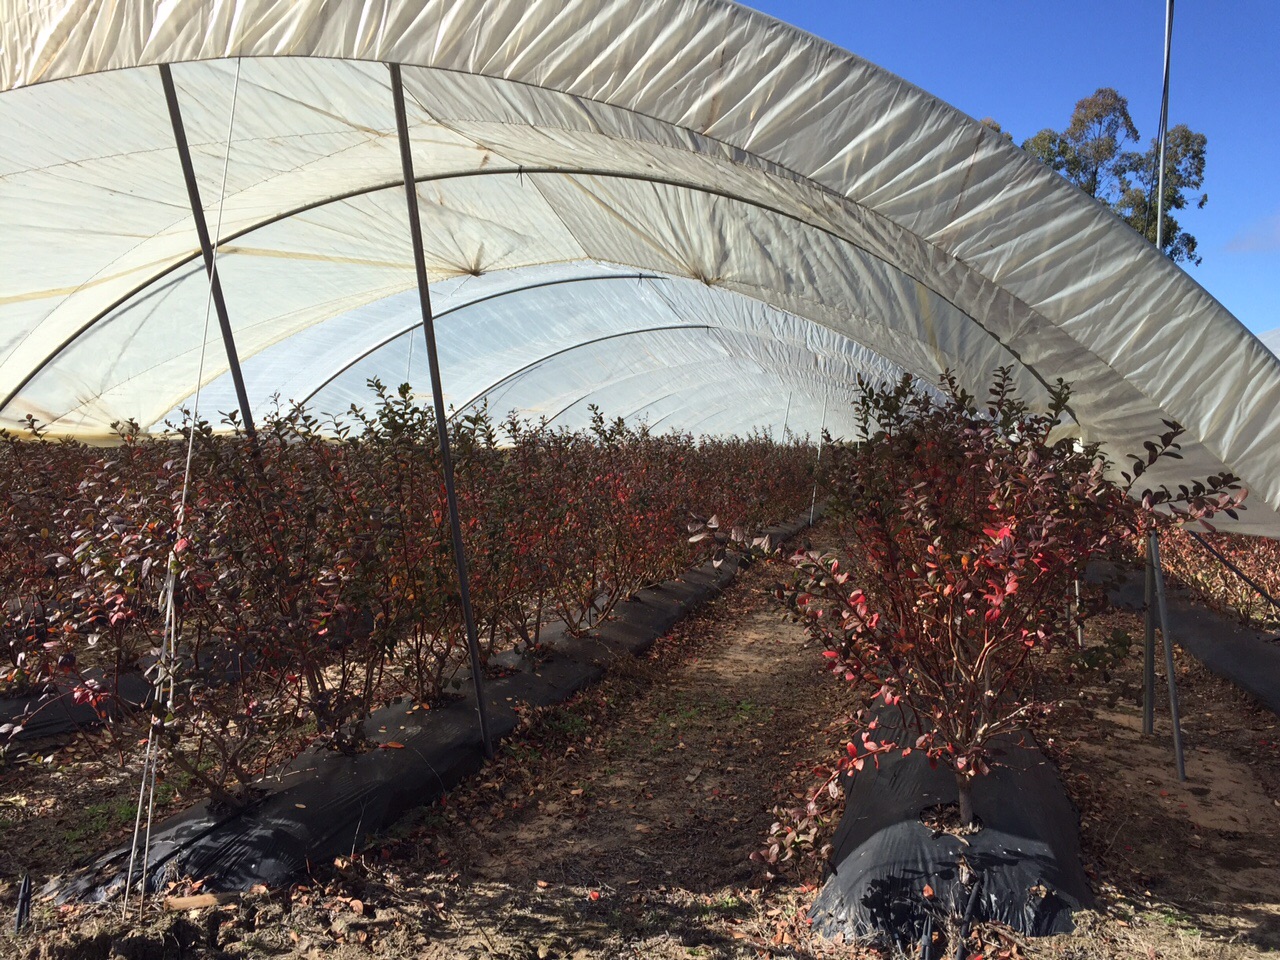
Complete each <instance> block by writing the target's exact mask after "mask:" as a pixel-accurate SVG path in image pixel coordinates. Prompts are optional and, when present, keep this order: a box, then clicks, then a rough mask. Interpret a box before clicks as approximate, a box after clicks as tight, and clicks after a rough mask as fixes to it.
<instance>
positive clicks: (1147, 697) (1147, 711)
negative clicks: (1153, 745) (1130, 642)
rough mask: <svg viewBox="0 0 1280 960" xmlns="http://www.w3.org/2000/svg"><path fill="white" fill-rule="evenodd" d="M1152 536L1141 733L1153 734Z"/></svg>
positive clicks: (1147, 592) (1154, 609) (1154, 602)
mask: <svg viewBox="0 0 1280 960" xmlns="http://www.w3.org/2000/svg"><path fill="white" fill-rule="evenodd" d="M1154 538H1155V534H1152V535H1151V536H1150V537H1148V538H1147V570H1146V581H1147V583H1146V587H1147V589H1146V600H1147V603H1146V608H1145V609H1146V614H1145V616H1144V618H1143V619H1144V627H1145V634H1146V635H1145V637H1144V638H1143V645H1142V732H1143V733H1145V734H1146V735H1147V736H1150V735H1151V734H1153V733H1155V729H1156V726H1155V717H1156V571H1155V567H1154V566H1153V563H1154V561H1153V559H1152V557H1151V541H1152V540H1153V539H1154Z"/></svg>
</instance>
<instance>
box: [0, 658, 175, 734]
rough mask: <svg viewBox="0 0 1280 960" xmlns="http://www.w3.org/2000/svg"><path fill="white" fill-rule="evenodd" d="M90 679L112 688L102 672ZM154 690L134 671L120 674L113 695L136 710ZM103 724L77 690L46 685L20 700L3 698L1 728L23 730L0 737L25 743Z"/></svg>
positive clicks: (0, 698)
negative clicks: (78, 694) (79, 696)
mask: <svg viewBox="0 0 1280 960" xmlns="http://www.w3.org/2000/svg"><path fill="white" fill-rule="evenodd" d="M89 679H91V680H93V681H96V682H97V683H99V684H100V685H101V686H102V687H103V688H104V689H109V690H110V689H111V687H110V686H108V680H107V677H106V675H105V674H103V673H101V672H100V671H97V672H94V673H93V674H91V676H90V677H89ZM152 689H153V688H152V685H151V681H150V680H148V679H147V678H146V677H145V676H144V675H143V674H142V673H140V672H133V671H131V672H129V673H122V674H120V677H119V679H118V680H117V681H115V683H114V690H112V691H111V692H112V694H113V696H115V697H116V698H118V701H119V702H121V703H122V704H124V705H125V706H126V708H128V709H137V708H138V707H140V706H142V705H143V704H144V703H146V702H147V701H148V700H149V699H150V698H151V692H152ZM101 722H102V721H101V719H100V718H99V716H98V711H97V709H96V708H95V707H94V706H93V705H92V704H91V703H87V702H86V703H76V701H75V691H74V689H72V688H69V687H67V686H62V687H53V686H47V687H44V688H42V689H41V690H39V691H33V692H29V693H27V694H25V695H23V696H20V697H0V727H3V726H6V725H9V724H12V725H14V726H20V727H21V729H20V730H18V732H17V733H15V734H7V733H6V734H0V743H2V742H4V741H5V740H6V739H9V740H14V741H18V742H22V741H28V740H42V739H45V738H47V737H60V736H66V735H67V734H72V733H76V732H77V731H79V730H83V729H85V728H87V727H96V726H98V725H99V724H100V723H101Z"/></svg>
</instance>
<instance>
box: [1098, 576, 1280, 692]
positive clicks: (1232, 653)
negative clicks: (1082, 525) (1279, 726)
mask: <svg viewBox="0 0 1280 960" xmlns="http://www.w3.org/2000/svg"><path fill="white" fill-rule="evenodd" d="M1089 579H1090V580H1093V581H1094V582H1100V581H1102V582H1108V583H1110V584H1111V586H1110V589H1109V590H1108V594H1107V595H1108V598H1109V599H1110V601H1111V603H1112V604H1114V605H1115V606H1117V607H1122V608H1125V609H1129V610H1143V609H1144V608H1145V607H1146V599H1145V596H1146V586H1145V573H1144V571H1142V570H1132V569H1127V568H1123V567H1119V566H1116V565H1114V564H1095V565H1091V566H1090V568H1089ZM1168 607H1169V629H1170V632H1171V633H1172V634H1173V639H1174V642H1175V643H1177V644H1178V646H1180V647H1182V649H1184V650H1186V651H1187V652H1188V653H1189V654H1191V655H1192V656H1193V657H1195V658H1196V659H1197V660H1199V661H1200V662H1201V663H1203V664H1204V665H1205V667H1207V668H1208V670H1209V671H1210V672H1211V673H1214V674H1216V675H1217V676H1219V677H1222V678H1223V679H1224V680H1228V681H1230V682H1231V683H1233V684H1235V685H1236V686H1237V687H1239V688H1240V689H1241V690H1245V691H1247V692H1248V693H1249V694H1250V695H1252V696H1253V697H1254V698H1255V699H1256V700H1257V701H1258V702H1259V703H1261V704H1262V705H1263V706H1264V707H1266V708H1267V709H1268V710H1270V711H1271V712H1272V713H1275V714H1277V715H1280V644H1278V643H1276V642H1275V641H1274V640H1272V639H1269V638H1268V635H1267V634H1265V633H1259V632H1258V631H1257V630H1252V629H1250V628H1249V627H1247V626H1245V625H1243V624H1242V623H1240V622H1239V621H1238V620H1236V619H1234V618H1232V617H1231V616H1229V615H1227V614H1223V613H1218V612H1216V611H1214V610H1211V609H1209V608H1208V607H1206V606H1205V605H1204V604H1203V603H1201V602H1197V600H1196V599H1195V598H1194V597H1193V596H1190V595H1188V594H1186V593H1184V592H1183V591H1181V590H1170V591H1169V593H1168ZM1157 622H1158V620H1157ZM1157 659H1158V658H1157Z"/></svg>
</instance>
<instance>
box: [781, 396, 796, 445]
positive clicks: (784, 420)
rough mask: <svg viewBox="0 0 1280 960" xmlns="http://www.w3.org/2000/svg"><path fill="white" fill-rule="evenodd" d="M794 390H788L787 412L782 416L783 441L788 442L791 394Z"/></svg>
mask: <svg viewBox="0 0 1280 960" xmlns="http://www.w3.org/2000/svg"><path fill="white" fill-rule="evenodd" d="M794 392H795V391H793V390H788V391H787V412H786V413H785V414H784V415H783V417H782V442H783V443H786V442H787V430H788V429H789V427H790V425H791V394H792V393H794Z"/></svg>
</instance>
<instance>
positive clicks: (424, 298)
mask: <svg viewBox="0 0 1280 960" xmlns="http://www.w3.org/2000/svg"><path fill="white" fill-rule="evenodd" d="M387 66H388V67H390V68H391V95H392V97H393V98H394V99H395V111H396V134H397V136H398V138H399V140H400V166H401V167H402V169H403V171H404V192H405V200H406V203H407V205H408V209H409V235H410V237H411V238H412V240H413V267H414V270H416V271H417V274H418V302H419V304H420V305H421V307H422V332H423V333H424V334H425V335H426V340H427V367H428V369H429V370H430V371H431V399H432V401H433V403H434V404H435V412H436V433H437V434H438V439H439V441H440V464H441V468H442V470H443V473H444V494H445V499H446V500H447V501H448V504H449V527H450V529H451V530H452V532H453V559H454V563H455V564H456V566H457V570H458V599H459V600H460V601H461V603H462V618H463V620H464V621H465V623H466V628H467V655H468V657H469V658H470V660H471V682H472V684H473V685H474V687H475V691H476V710H477V711H478V712H479V714H480V739H481V740H482V741H483V743H484V753H485V756H486V757H488V758H490V759H493V739H492V736H491V735H490V733H489V705H488V703H487V702H486V701H485V696H484V667H483V664H482V663H481V661H480V642H479V640H478V639H477V638H476V619H475V614H474V613H473V612H472V609H471V586H470V579H469V578H468V576H467V556H466V553H465V552H464V551H463V546H462V521H461V520H460V519H459V517H458V493H457V490H456V488H455V487H454V483H453V454H452V453H451V452H450V450H449V421H448V419H447V418H446V416H445V409H444V391H443V389H442V388H441V386H440V358H439V356H438V355H437V354H436V327H435V319H434V317H433V315H432V312H431V291H430V289H429V288H428V286H427V258H426V254H425V253H423V250H422V225H421V221H420V220H419V217H418V188H417V180H416V179H415V178H414V175H413V151H412V150H411V149H410V146H409V121H408V120H407V119H406V117H405V112H404V81H403V80H402V79H401V77H400V64H398V63H390V64H387Z"/></svg>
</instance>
